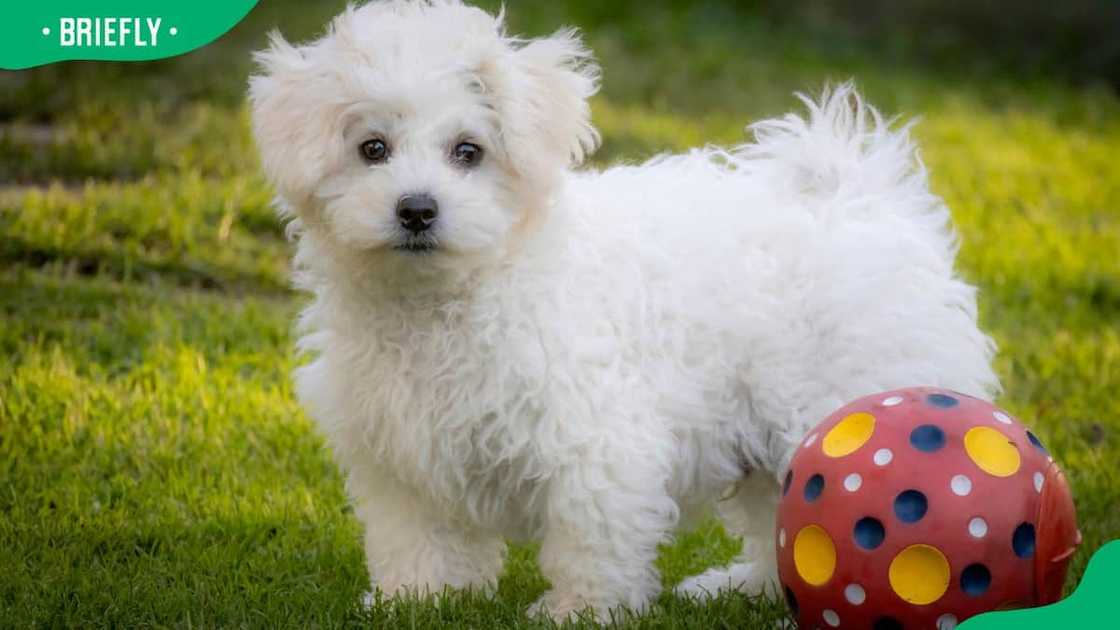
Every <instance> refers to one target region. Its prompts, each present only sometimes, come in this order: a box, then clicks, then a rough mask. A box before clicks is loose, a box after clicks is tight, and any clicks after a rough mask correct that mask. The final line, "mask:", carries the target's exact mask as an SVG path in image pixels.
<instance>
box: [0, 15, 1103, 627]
mask: <svg viewBox="0 0 1120 630" xmlns="http://www.w3.org/2000/svg"><path fill="white" fill-rule="evenodd" d="M489 4H490V5H491V6H492V5H493V4H494V3H489ZM642 6H645V5H643V3H639V2H637V1H636V0H627V1H623V2H617V3H614V2H612V3H579V2H576V1H575V0H572V1H570V2H544V1H539V2H528V1H527V2H518V3H511V6H510V9H509V13H510V15H511V19H512V20H513V24H514V27H515V30H516V31H519V32H527V33H529V34H541V33H544V32H546V31H548V30H551V29H552V28H554V27H556V26H559V25H560V24H564V23H573V24H577V25H580V26H582V27H584V28H585V30H586V32H587V37H588V40H589V43H590V44H591V45H592V46H593V47H594V48H595V49H596V50H597V52H598V54H599V57H600V58H601V60H602V62H603V64H604V68H605V89H604V92H603V94H602V95H601V96H599V97H597V98H596V100H595V102H594V111H595V117H596V120H597V122H598V124H599V126H600V128H601V130H602V131H603V134H604V139H605V143H604V147H603V149H602V151H601V152H600V153H599V155H598V157H597V158H596V162H597V163H599V164H604V163H608V162H611V161H615V160H618V159H623V158H625V159H627V160H637V159H640V158H642V157H645V156H648V155H650V154H651V153H653V152H655V151H659V150H666V149H681V148H685V147H688V146H692V145H695V144H699V143H703V142H708V141H717V142H735V141H738V140H739V139H741V138H742V137H743V135H742V127H743V125H744V124H745V123H747V122H750V121H752V120H756V119H758V118H760V117H763V116H768V115H774V114H778V113H781V112H784V111H786V110H788V109H790V108H791V107H794V106H795V101H794V100H793V98H792V97H791V96H790V93H791V92H792V91H794V90H798V89H808V90H816V89H817V88H819V86H820V85H822V84H823V83H824V82H825V81H826V80H830V79H831V80H842V79H845V78H848V77H850V76H854V77H856V78H857V79H858V80H859V82H860V84H861V86H862V88H863V89H864V91H865V93H866V94H867V95H868V97H869V98H870V100H872V101H873V102H875V103H878V104H879V105H881V106H882V107H883V109H884V110H886V111H887V112H889V113H902V114H920V115H922V117H923V121H922V123H921V124H920V125H919V126H918V127H917V135H918V137H919V140H920V142H921V145H922V155H923V158H924V160H925V161H926V163H927V165H928V166H929V168H930V170H931V173H932V178H933V183H934V187H935V188H936V190H937V191H938V192H939V193H940V194H942V195H944V196H945V198H946V199H947V200H948V202H949V204H950V206H951V207H952V209H953V212H954V216H955V218H956V221H957V224H958V226H959V229H960V233H961V237H962V250H961V258H960V260H961V268H962V272H963V273H964V275H965V276H966V277H968V278H969V279H970V280H971V281H974V282H976V283H977V284H978V285H979V286H980V288H981V293H980V303H981V308H982V316H983V321H984V325H985V327H986V328H987V329H988V330H990V331H991V332H992V333H993V334H994V336H995V337H996V339H997V340H998V342H999V344H1000V348H1001V352H1000V355H999V359H998V369H999V372H1000V374H1001V376H1002V377H1003V379H1004V383H1005V385H1006V393H1005V395H1004V397H1003V400H1002V402H1003V404H1004V405H1005V406H1007V407H1008V408H1010V409H1011V410H1013V411H1014V412H1016V413H1017V414H1018V415H1019V416H1020V417H1022V418H1023V419H1025V420H1026V421H1027V422H1028V423H1030V424H1031V425H1033V427H1034V428H1035V429H1036V431H1037V432H1038V433H1039V434H1040V436H1041V437H1042V439H1043V440H1044V441H1045V442H1046V443H1047V445H1048V446H1049V447H1050V450H1051V451H1052V452H1053V453H1054V454H1055V456H1056V457H1057V459H1058V460H1059V461H1061V462H1062V463H1063V464H1064V465H1065V468H1066V470H1067V471H1068V474H1069V478H1070V481H1071V483H1072V485H1073V488H1074V492H1075V494H1076V497H1077V503H1078V508H1079V514H1080V519H1081V524H1082V530H1083V532H1084V534H1085V543H1084V545H1083V547H1082V550H1081V551H1080V552H1079V553H1078V555H1077V556H1076V558H1075V561H1074V564H1073V568H1074V571H1073V573H1074V575H1073V576H1072V578H1071V583H1074V582H1075V580H1076V578H1077V576H1079V575H1080V572H1081V571H1082V570H1083V567H1084V564H1085V562H1086V560H1087V559H1088V557H1089V555H1090V554H1091V552H1092V551H1094V550H1095V549H1096V548H1098V547H1099V546H1100V545H1101V544H1102V543H1103V542H1104V541H1106V540H1109V539H1112V538H1117V537H1120V513H1118V512H1117V511H1116V510H1115V506H1116V505H1117V504H1118V502H1120V478H1118V477H1120V473H1118V472H1117V470H1118V468H1117V467H1116V465H1115V463H1116V462H1117V461H1120V441H1118V440H1117V435H1116V433H1117V431H1118V430H1120V396H1117V393H1118V392H1120V166H1118V164H1120V163H1118V162H1117V160H1116V157H1115V156H1116V155H1120V101H1118V99H1117V97H1116V96H1115V94H1113V93H1112V92H1110V91H1108V90H1107V89H1105V88H1103V87H1099V86H1097V87H1094V86H1092V85H1081V86H1075V85H1070V84H1066V83H1063V82H1061V81H1059V80H1056V79H1051V78H1048V77H1046V76H1040V75H1037V74H1030V73H1029V72H1026V71H1023V70H1022V69H1020V68H1015V67H1008V66H1003V67H1000V66H998V65H996V66H993V65H992V64H985V63H972V62H971V60H972V57H973V55H974V54H975V51H971V50H967V49H966V50H961V51H960V54H959V56H958V57H956V58H944V57H942V58H939V59H938V60H935V61H930V60H927V59H925V58H923V57H922V55H921V54H916V53H910V52H907V51H906V50H902V51H899V50H898V47H897V44H898V42H894V44H892V46H891V47H882V46H877V45H876V43H875V42H868V41H863V40H860V39H859V38H857V37H854V36H852V35H849V34H846V32H845V31H843V30H839V29H838V30H834V31H830V30H828V29H826V28H822V27H819V25H818V26H817V27H815V29H814V30H800V29H798V28H796V25H789V24H785V23H781V24H778V23H773V22H772V21H770V20H768V19H767V18H766V17H765V16H763V15H760V14H758V13H755V12H751V11H749V10H746V9H731V8H726V7H724V6H723V5H721V4H705V5H704V7H703V8H701V9H696V8H693V9H689V8H687V7H688V6H689V4H688V3H684V2H672V3H669V2H666V3H663V4H659V5H658V6H662V7H663V8H659V9H654V8H649V7H648V6H646V8H644V9H641V10H639V7H642ZM336 8H337V4H336V5H334V6H328V5H325V4H315V5H313V6H311V5H310V3H301V2H294V1H289V2H281V1H266V2H264V3H262V5H261V6H260V7H258V9H256V10H255V11H254V13H253V14H252V15H251V16H250V19H249V20H248V21H247V22H246V23H244V24H243V25H241V26H239V27H238V28H237V29H235V30H234V31H233V32H232V33H230V34H229V35H227V36H226V37H224V38H223V39H222V40H221V41H219V42H218V43H216V44H215V45H213V46H210V47H208V48H206V49H203V50H201V51H198V52H196V53H192V54H190V55H186V56H184V57H181V58H178V59H175V60H170V61H166V62H158V63H149V64H138V65H127V64H62V65H58V66H51V67H47V68H41V69H38V70H33V71H26V72H18V73H2V74H0V626H3V627H11V626H27V625H56V626H74V625H83V626H86V625H115V626H127V627H135V626H235V625H236V626H279V625H292V626H308V625H312V624H315V625H319V626H330V627H335V626H341V625H372V626H374V627H387V626H393V625H396V626H401V627H444V626H458V627H472V628H477V627H490V626H495V627H498V626H500V627H532V626H548V625H549V624H548V623H546V622H544V621H541V620H530V619H528V618H526V617H525V616H524V614H523V612H522V611H523V609H524V607H525V606H527V605H528V604H529V603H530V602H532V601H533V600H534V599H535V598H536V597H537V596H539V594H540V593H541V592H542V591H543V590H544V588H546V582H545V581H544V579H543V578H542V577H541V575H540V573H539V571H538V570H537V568H536V566H535V561H534V558H533V549H532V548H516V549H514V550H513V554H512V556H511V562H510V565H509V568H508V570H507V572H506V574H505V575H504V576H503V578H502V580H501V584H500V588H499V593H498V596H497V597H496V598H493V599H487V598H483V597H480V596H477V595H471V594H455V595H448V596H446V597H445V598H443V601H441V602H440V603H439V605H438V606H437V605H433V604H432V603H430V602H416V601H396V602H379V603H377V604H376V605H375V606H374V607H373V608H372V609H371V610H368V611H363V610H361V609H360V608H359V606H358V602H359V600H360V596H361V594H362V592H363V591H364V590H365V589H366V588H367V580H368V578H367V576H366V573H365V569H364V563H363V560H362V551H361V547H360V538H359V536H360V531H359V526H358V524H357V522H356V520H355V519H354V517H353V515H352V514H351V511H350V509H349V508H348V506H347V504H346V500H345V496H344V493H343V489H342V485H341V481H340V478H339V475H338V472H337V471H336V469H335V467H334V465H333V464H332V463H331V461H330V457H329V455H328V453H327V452H326V451H325V449H324V447H323V443H322V441H321V440H320V438H319V437H318V436H317V435H316V434H315V431H314V429H313V427H312V425H311V424H310V422H309V421H308V419H307V418H306V417H305V416H304V415H303V413H302V412H301V410H300V409H299V408H298V406H297V405H296V403H295V402H294V400H293V396H292V392H291V387H290V384H289V380H288V373H289V372H290V370H291V369H292V367H293V366H294V365H295V363H296V360H297V359H296V357H295V355H294V353H293V350H292V337H291V333H290V327H291V321H292V318H293V316H294V315H295V313H296V312H297V310H298V308H299V305H300V303H301V301H302V298H301V297H300V296H297V295H294V294H293V293H291V292H290V291H289V290H288V289H287V278H286V269H287V258H288V255H289V253H290V251H289V250H290V247H289V244H288V243H286V242H285V241H284V239H283V234H282V230H281V228H280V226H279V225H278V224H277V222H276V221H275V220H274V219H273V217H272V214H271V210H270V209H269V207H268V205H269V200H270V197H271V193H270V191H269V190H268V188H267V186H266V185H265V184H264V182H263V180H262V178H261V176H260V174H259V173H258V169H257V165H256V159H255V156H254V154H253V148H252V143H251V140H250V138H249V134H248V129H247V114H246V111H245V106H244V103H243V89H244V83H245V77H246V75H247V73H248V72H249V70H250V67H251V66H250V62H249V59H248V51H249V50H251V49H253V48H255V47H259V46H260V45H262V43H263V41H264V38H263V33H264V32H265V31H266V30H267V29H268V28H271V27H272V26H277V25H279V26H281V27H282V28H283V29H284V31H285V32H287V33H290V34H292V35H293V36H295V37H306V36H309V35H311V34H314V33H315V32H317V31H319V30H320V29H321V27H322V24H323V21H324V19H325V18H326V17H327V16H328V15H330V14H332V13H333V12H334V11H335V9H336ZM734 549H735V544H734V541H731V540H729V539H728V538H727V537H726V536H725V535H724V534H723V533H722V531H720V529H719V528H718V527H717V526H715V525H713V524H709V525H706V526H704V527H702V528H701V529H700V530H699V531H697V532H694V533H692V534H689V535H687V536H684V537H683V538H682V540H681V541H680V542H678V543H677V544H676V545H674V546H672V547H670V548H667V549H666V550H665V552H664V553H663V554H662V558H661V561H660V562H661V568H662V571H663V575H664V581H665V583H666V584H670V585H671V584H672V583H674V582H675V581H677V580H679V579H680V578H681V577H683V576H685V575H687V574H690V573H693V572H695V571H697V570H699V569H702V568H704V567H707V566H710V565H712V564H717V563H720V562H723V561H726V560H727V559H728V558H729V557H730V556H731V555H732V554H733V553H734ZM781 615H782V611H781V607H780V605H778V604H775V603H774V602H771V601H757V602H751V601H747V600H745V599H743V598H738V597H724V598H721V599H719V600H717V601H716V602H714V603H711V604H707V605H700V604H697V603H694V602H687V601H682V600H679V599H676V598H673V597H671V596H668V595H666V596H663V597H661V598H660V599H659V600H658V602H657V605H656V606H655V608H654V609H653V611H652V613H651V614H649V615H647V616H645V617H643V618H641V619H634V618H623V619H620V620H619V621H620V623H621V624H622V625H631V626H634V627H646V628H655V627H658V628H659V627H665V628H668V627H673V628H676V627H693V628H712V627H773V625H774V623H775V622H776V621H777V620H779V619H780V618H781Z"/></svg>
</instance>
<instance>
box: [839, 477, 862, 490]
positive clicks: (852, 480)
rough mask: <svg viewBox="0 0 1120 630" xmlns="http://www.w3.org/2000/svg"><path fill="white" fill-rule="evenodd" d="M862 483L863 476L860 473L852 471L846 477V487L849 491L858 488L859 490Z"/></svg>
mask: <svg viewBox="0 0 1120 630" xmlns="http://www.w3.org/2000/svg"><path fill="white" fill-rule="evenodd" d="M862 485H863V477H860V476H859V473H852V474H850V475H848V476H847V477H844V489H845V490H847V491H848V492H855V491H856V490H859V487H860V486H862Z"/></svg>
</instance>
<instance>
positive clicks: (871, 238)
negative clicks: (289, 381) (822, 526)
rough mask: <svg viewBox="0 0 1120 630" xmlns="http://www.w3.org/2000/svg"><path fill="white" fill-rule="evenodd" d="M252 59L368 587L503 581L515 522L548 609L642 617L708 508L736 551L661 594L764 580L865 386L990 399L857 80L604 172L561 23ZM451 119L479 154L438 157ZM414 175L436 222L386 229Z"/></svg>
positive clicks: (365, 34) (914, 201)
mask: <svg viewBox="0 0 1120 630" xmlns="http://www.w3.org/2000/svg"><path fill="white" fill-rule="evenodd" d="M257 59H258V61H259V63H260V65H261V67H262V70H261V72H260V73H259V74H258V75H257V76H254V77H253V78H252V80H251V88H250V93H251V102H252V110H253V128H254V132H255V136H256V139H257V141H258V144H259V147H260V151H261V156H262V162H263V165H264V170H265V172H266V173H267V174H268V176H269V178H270V180H271V181H272V182H273V184H274V185H275V187H276V189H277V191H278V193H279V207H280V209H281V213H282V214H283V215H284V216H285V217H289V218H291V219H292V221H291V224H290V226H291V232H292V234H293V235H294V237H295V238H296V241H297V243H298V252H297V254H296V259H295V260H296V262H295V266H296V269H297V275H296V278H297V280H296V281H297V285H298V286H299V287H300V288H302V289H305V290H307V291H309V292H311V293H312V294H313V295H314V301H313V302H312V304H311V305H310V306H309V307H308V308H307V310H306V311H305V313H304V315H303V318H302V320H301V330H302V332H303V336H302V339H301V347H302V348H303V349H304V350H306V351H308V352H310V353H312V354H313V355H314V358H313V360H312V361H311V362H310V363H309V364H307V365H306V366H305V367H302V368H300V369H299V370H298V372H297V374H296V380H297V384H298V395H299V398H300V400H301V401H302V402H303V404H304V405H306V407H307V408H308V410H309V411H310V413H311V415H312V416H313V417H314V418H315V419H316V420H317V421H318V423H319V424H320V425H321V427H322V430H323V431H324V432H325V434H326V436H327V437H328V439H329V441H330V444H331V446H332V448H333V451H334V454H335V457H336V458H337V460H338V462H339V463H340V465H341V466H342V468H343V469H344V470H345V472H346V475H347V484H348V489H349V492H350V494H351V496H352V497H353V501H354V504H355V508H356V512H357V515H358V517H359V518H360V519H361V520H362V522H363V523H364V524H365V528H366V553H367V558H368V567H369V572H370V576H371V578H372V580H373V583H374V585H375V586H376V587H379V588H380V589H381V590H382V591H384V592H386V593H389V594H393V593H398V592H401V591H405V590H418V591H421V592H423V591H430V590H433V589H440V588H442V587H445V586H450V587H468V586H473V587H489V586H492V585H493V584H494V583H495V580H496V578H497V576H498V574H499V572H500V571H501V569H502V562H503V558H504V552H505V542H504V539H506V538H508V539H515V540H524V539H539V540H540V541H541V543H542V546H541V551H540V564H541V568H542V570H543V572H544V574H545V576H546V577H547V578H548V579H549V580H551V582H552V589H551V590H550V591H548V592H547V593H546V594H545V595H544V597H543V598H542V600H541V602H540V603H539V605H540V607H541V608H542V609H543V610H546V611H548V612H550V613H551V614H553V615H555V616H556V617H558V618H562V617H565V616H566V615H568V614H569V613H570V612H572V611H575V610H579V609H583V608H585V607H590V608H591V609H593V610H595V611H596V612H598V613H600V614H602V613H604V612H606V611H607V610H609V609H611V608H612V607H615V606H618V605H626V606H629V607H632V608H635V609H641V608H642V607H643V606H645V605H646V604H647V603H648V602H649V601H650V599H651V597H653V596H654V595H655V594H656V593H657V592H658V591H659V590H660V580H659V577H658V574H657V571H656V569H655V567H654V559H655V556H656V554H657V546H658V544H659V543H662V542H664V541H666V540H667V538H668V537H669V536H670V535H671V533H672V532H673V531H674V529H675V528H677V527H678V526H681V525H683V524H684V523H685V522H686V519H688V518H690V517H693V516H695V515H703V514H705V513H706V512H707V510H710V509H711V506H712V505H713V504H716V505H717V509H718V511H719V512H720V513H721V515H722V516H723V517H724V519H725V523H726V525H727V527H728V529H729V530H730V531H732V532H733V533H735V534H739V535H742V536H743V538H744V545H743V554H742V556H741V557H740V558H739V559H738V560H737V561H736V562H735V564H733V565H732V566H731V567H729V568H727V569H717V570H712V571H709V572H708V573H706V574H703V575H701V576H697V577H695V578H691V579H689V580H687V581H686V582H685V583H684V584H682V585H681V587H679V589H680V590H681V591H683V592H689V593H704V592H712V591H714V590H716V589H717V588H720V587H728V586H730V587H738V588H742V589H744V590H752V591H753V590H757V589H759V588H761V587H762V586H763V585H765V584H766V583H767V581H768V580H769V579H772V577H773V573H774V567H773V541H772V538H773V527H774V526H773V517H774V509H775V503H776V500H777V494H778V484H777V479H778V478H779V477H780V475H782V473H783V468H784V466H785V465H786V463H787V458H788V457H790V455H791V453H792V451H793V449H794V447H795V445H796V444H797V443H798V441H799V440H800V439H801V437H802V436H803V434H804V433H805V432H806V431H807V429H808V428H809V427H811V426H812V425H813V424H814V423H816V422H817V421H819V420H820V419H822V418H823V417H824V416H825V415H827V414H828V413H829V412H831V411H832V410H833V409H835V408H836V407H838V406H840V405H841V404H843V403H845V402H847V401H849V400H851V399H853V398H855V397H858V396H861V395H864V394H868V393H871V392H875V391H879V390H886V389H891V388H896V387H901V386H909V385H916V384H926V385H936V386H941V387H947V388H952V389H956V390H959V391H962V392H965V393H969V394H972V395H977V396H982V397H990V396H991V395H993V394H994V393H995V392H996V389H997V388H998V384H997V380H996V377H995V375H994V374H993V372H992V370H991V368H990V359H991V356H992V352H993V346H992V343H991V341H990V340H989V339H988V337H986V336H985V335H984V334H983V333H982V332H981V331H980V330H979V329H978V327H977V322H976V303H975V291H974V289H973V288H972V287H970V286H969V285H967V284H966V283H964V282H963V281H961V280H960V279H959V278H958V277H957V276H956V275H955V273H954V271H953V262H954V257H955V252H956V245H955V239H954V236H953V233H952V230H951V226H950V224H949V214H948V211H947V210H946V208H945V206H944V204H943V203H942V201H941V200H940V199H939V198H938V197H936V196H935V195H933V194H932V193H931V192H930V190H929V186H928V183H927V181H926V176H925V171H924V169H923V167H922V165H921V163H920V162H919V161H918V159H917V157H916V155H915V150H914V148H913V146H912V144H911V141H910V139H909V136H908V133H907V129H906V127H902V128H892V125H890V124H889V123H888V122H886V121H884V120H883V119H882V118H881V117H880V115H879V114H878V113H877V112H876V111H875V110H874V109H873V108H871V107H869V106H868V105H866V104H864V103H863V102H862V101H861V100H860V98H859V96H858V95H857V94H856V92H855V91H854V90H853V89H852V88H851V87H850V86H848V85H843V86H840V87H838V88H835V89H833V90H831V91H828V92H826V93H825V94H824V95H823V96H822V97H821V98H820V99H819V100H817V101H812V100H809V99H802V100H804V101H805V106H806V107H807V110H808V111H807V113H806V114H805V115H804V116H795V115H789V116H786V117H784V118H781V119H777V120H769V121H765V122H761V123H758V124H756V125H754V126H753V127H752V129H753V132H754V137H755V140H754V142H752V143H748V144H744V145H741V146H738V147H735V148H731V149H718V148H704V149H696V150H693V151H691V152H689V153H687V154H684V155H675V156H661V157H657V158H655V159H653V160H651V161H649V162H646V163H644V164H641V165H639V166H619V167H614V168H610V169H608V170H605V171H603V172H597V171H592V170H579V171H576V170H573V167H575V166H577V165H579V164H580V163H581V162H582V160H583V159H584V157H585V156H586V155H587V154H588V153H589V152H591V151H592V150H593V149H594V148H595V146H596V145H597V142H598V135H597V133H596V131H595V129H594V128H593V127H592V125H591V122H590V114H589V108H588V104H587V99H588V98H589V97H590V96H591V95H592V94H593V93H594V92H595V90H596V87H597V82H598V71H597V67H596V66H595V64H594V63H593V61H592V59H591V56H590V54H589V52H588V51H587V50H586V49H585V48H584V47H583V46H582V44H581V43H580V40H579V38H578V36H577V34H576V33H575V32H574V31H571V30H565V31H561V32H559V33H557V34H555V35H553V36H551V37H547V38H543V39H537V40H523V39H517V38H514V37H510V36H508V35H507V34H506V33H505V32H504V30H503V26H502V19H501V16H497V17H495V16H492V15H490V14H487V13H485V12H483V11H481V10H479V9H476V8H472V7H469V6H465V5H463V4H461V3H460V2H458V1H456V0H426V1H405V0H386V1H380V2H373V3H370V4H367V5H364V6H362V7H360V8H356V9H355V8H351V9H349V10H347V11H346V12H345V13H343V14H342V15H341V16H339V17H338V18H337V19H336V20H335V21H334V23H333V25H332V26H331V28H330V30H329V32H328V33H327V34H326V35H325V36H324V37H322V38H321V39H319V40H317V41H314V42H312V43H309V44H306V45H302V46H298V47H295V46H292V45H290V44H288V43H287V42H285V41H284V40H283V39H282V38H281V37H280V36H279V35H275V36H274V37H273V39H272V44H271V46H270V48H268V49H267V50H265V51H262V52H260V53H258V56H257ZM371 137H377V138H380V139H383V140H384V141H385V142H386V143H387V145H388V146H389V147H390V149H391V151H392V153H391V156H390V157H389V158H388V160H387V161H385V162H383V163H379V164H370V163H368V162H367V161H364V160H363V159H362V156H361V154H360V152H359V150H358V146H359V145H360V144H361V143H362V142H363V141H365V140H367V139H368V138H371ZM464 139H469V140H470V141H471V142H473V143H475V144H477V145H478V146H480V147H481V148H482V149H483V151H484V154H483V159H482V161H481V162H480V163H479V164H478V165H477V166H473V167H470V168H466V167H464V166H463V165H462V164H456V163H454V161H452V160H449V159H448V152H449V151H450V150H451V149H450V147H452V146H454V145H455V143H457V142H461V141H463V140H464ZM419 193H424V194H427V195H430V196H431V197H432V198H433V199H436V200H437V201H438V203H439V217H438V220H437V222H436V223H435V225H434V226H433V228H432V230H430V231H429V232H425V233H424V234H423V235H422V238H423V239H425V240H424V242H423V245H424V248H423V251H416V249H415V248H409V247H404V248H403V249H402V247H403V246H407V245H410V244H411V243H412V242H413V241H412V240H410V239H413V240H414V239H415V238H418V237H416V236H415V235H411V234H409V233H407V231H405V230H403V229H402V226H401V222H400V220H399V219H398V217H397V216H396V214H395V207H396V204H397V200H398V199H399V198H400V197H401V196H402V195H408V194H419ZM748 472H749V474H748ZM725 495H729V496H730V498H728V499H726V500H724V501H717V499H718V498H720V497H721V496H725Z"/></svg>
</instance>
